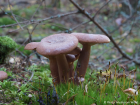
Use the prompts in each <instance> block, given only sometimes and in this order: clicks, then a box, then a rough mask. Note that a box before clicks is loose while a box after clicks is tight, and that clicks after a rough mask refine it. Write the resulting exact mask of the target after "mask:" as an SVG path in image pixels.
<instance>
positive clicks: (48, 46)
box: [36, 33, 78, 83]
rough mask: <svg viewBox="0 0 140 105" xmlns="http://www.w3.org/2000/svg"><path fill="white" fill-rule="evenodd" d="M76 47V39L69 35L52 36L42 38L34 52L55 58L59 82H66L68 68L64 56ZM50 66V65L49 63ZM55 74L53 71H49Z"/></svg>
mask: <svg viewBox="0 0 140 105" xmlns="http://www.w3.org/2000/svg"><path fill="white" fill-rule="evenodd" d="M77 45H78V39H77V38H76V37H75V36H73V35H70V34H65V33H61V34H54V35H51V36H48V37H46V38H43V39H42V40H41V42H40V44H38V46H37V48H36V51H37V52H38V53H39V54H41V55H43V56H45V57H48V58H49V59H50V58H51V57H55V58H56V62H57V66H58V73H59V79H60V82H62V83H64V82H66V81H67V80H68V78H69V75H68V72H69V66H68V62H67V59H66V56H65V54H67V53H69V52H71V51H72V50H74V49H75V48H76V47H77ZM50 65H51V63H50ZM51 71H52V72H56V71H55V70H51Z"/></svg>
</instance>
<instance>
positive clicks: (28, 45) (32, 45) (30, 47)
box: [24, 42, 40, 50]
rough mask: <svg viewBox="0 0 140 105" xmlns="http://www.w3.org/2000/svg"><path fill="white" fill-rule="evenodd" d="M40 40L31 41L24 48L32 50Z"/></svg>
mask: <svg viewBox="0 0 140 105" xmlns="http://www.w3.org/2000/svg"><path fill="white" fill-rule="evenodd" d="M39 43H40V42H31V43H28V44H27V45H26V46H25V48H24V49H25V50H34V49H36V47H37V45H38V44H39Z"/></svg>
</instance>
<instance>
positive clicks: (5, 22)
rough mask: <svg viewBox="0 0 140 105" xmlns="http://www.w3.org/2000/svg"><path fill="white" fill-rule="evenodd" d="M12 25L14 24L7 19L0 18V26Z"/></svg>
mask: <svg viewBox="0 0 140 105" xmlns="http://www.w3.org/2000/svg"><path fill="white" fill-rule="evenodd" d="M14 23H16V22H15V21H14V20H12V19H11V18H9V17H3V18H0V25H8V24H14Z"/></svg>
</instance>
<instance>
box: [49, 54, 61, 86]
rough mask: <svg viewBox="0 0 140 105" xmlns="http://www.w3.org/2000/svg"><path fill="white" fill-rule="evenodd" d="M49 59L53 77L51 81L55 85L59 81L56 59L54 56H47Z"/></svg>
mask: <svg viewBox="0 0 140 105" xmlns="http://www.w3.org/2000/svg"><path fill="white" fill-rule="evenodd" d="M49 60H50V70H51V75H52V77H53V79H54V81H53V83H54V84H55V85H57V84H59V83H60V79H59V72H58V66H57V61H56V58H55V57H54V56H52V57H49Z"/></svg>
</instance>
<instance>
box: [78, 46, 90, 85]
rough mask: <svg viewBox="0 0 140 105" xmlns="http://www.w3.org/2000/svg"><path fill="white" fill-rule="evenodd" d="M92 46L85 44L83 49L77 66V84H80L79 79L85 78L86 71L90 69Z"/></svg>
mask: <svg viewBox="0 0 140 105" xmlns="http://www.w3.org/2000/svg"><path fill="white" fill-rule="evenodd" d="M90 49H91V46H90V45H89V44H83V49H82V51H81V53H80V56H79V59H78V62H77V66H76V72H77V75H76V83H78V79H77V78H78V77H85V74H86V70H87V67H88V62H89V57H90Z"/></svg>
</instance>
